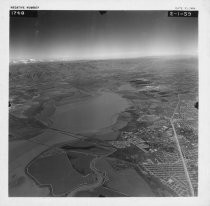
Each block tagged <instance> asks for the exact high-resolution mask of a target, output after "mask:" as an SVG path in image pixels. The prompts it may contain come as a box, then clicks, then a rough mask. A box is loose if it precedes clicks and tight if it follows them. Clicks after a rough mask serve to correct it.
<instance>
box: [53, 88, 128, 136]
mask: <svg viewBox="0 0 210 206" xmlns="http://www.w3.org/2000/svg"><path fill="white" fill-rule="evenodd" d="M129 106H130V104H129V102H128V101H127V100H126V99H124V98H122V97H121V96H120V95H118V94H116V93H112V92H103V93H101V95H98V96H96V97H93V98H91V99H87V100H84V101H81V102H76V103H71V104H67V105H63V106H60V107H58V108H57V109H56V112H55V114H54V115H53V116H52V120H53V127H54V128H56V129H61V130H65V131H71V132H75V133H85V132H96V131H99V130H100V129H102V128H106V127H109V126H111V125H112V124H114V123H115V122H116V120H117V117H118V115H119V113H121V112H122V111H124V110H125V109H126V108H128V107H129Z"/></svg>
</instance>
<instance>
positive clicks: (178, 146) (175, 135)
mask: <svg viewBox="0 0 210 206" xmlns="http://www.w3.org/2000/svg"><path fill="white" fill-rule="evenodd" d="M178 99H179V100H178V103H177V105H176V108H175V110H174V112H173V115H172V116H171V118H170V123H171V126H172V129H173V132H174V137H175V141H176V145H177V148H178V151H179V153H180V157H181V160H182V164H183V168H184V172H185V176H186V179H187V182H188V184H189V189H190V194H191V196H194V189H193V186H192V183H191V180H190V176H189V172H188V169H187V165H186V162H185V159H184V157H183V154H182V149H181V147H180V144H179V140H178V137H177V134H176V129H175V127H174V123H173V118H174V114H175V112H176V110H177V108H178V106H179V104H180V97H179V95H178Z"/></svg>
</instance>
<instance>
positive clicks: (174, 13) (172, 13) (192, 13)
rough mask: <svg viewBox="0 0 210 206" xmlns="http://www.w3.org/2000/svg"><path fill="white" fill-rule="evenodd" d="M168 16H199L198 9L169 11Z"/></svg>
mask: <svg viewBox="0 0 210 206" xmlns="http://www.w3.org/2000/svg"><path fill="white" fill-rule="evenodd" d="M168 17H198V11H168Z"/></svg>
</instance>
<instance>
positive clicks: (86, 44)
mask: <svg viewBox="0 0 210 206" xmlns="http://www.w3.org/2000/svg"><path fill="white" fill-rule="evenodd" d="M197 41H198V19H197V18H184V17H168V12H167V11H108V12H107V13H106V14H103V15H101V14H100V13H99V12H98V11H39V13H38V17H37V18H21V17H16V18H15V17H13V18H11V19H10V59H11V60H14V59H27V58H35V59H62V58H67V59H73V60H74V59H101V58H102V59H103V58H105V59H106V58H130V57H138V56H151V55H152V56H154V55H194V54H196V53H197Z"/></svg>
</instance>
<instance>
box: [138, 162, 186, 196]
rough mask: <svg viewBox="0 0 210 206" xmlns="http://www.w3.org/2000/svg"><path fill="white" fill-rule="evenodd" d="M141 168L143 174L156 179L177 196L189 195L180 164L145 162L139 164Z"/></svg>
mask: <svg viewBox="0 0 210 206" xmlns="http://www.w3.org/2000/svg"><path fill="white" fill-rule="evenodd" d="M141 166H142V167H143V168H144V170H145V172H147V173H149V174H150V175H153V176H155V177H157V178H158V179H159V180H160V182H161V183H163V184H164V185H166V186H167V187H169V188H170V189H171V190H173V191H174V192H175V193H176V194H177V195H178V196H189V195H190V193H189V186H188V183H187V181H186V177H185V173H184V169H183V166H182V163H181V162H176V163H163V164H151V163H150V162H148V161H147V162H145V163H143V164H141Z"/></svg>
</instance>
